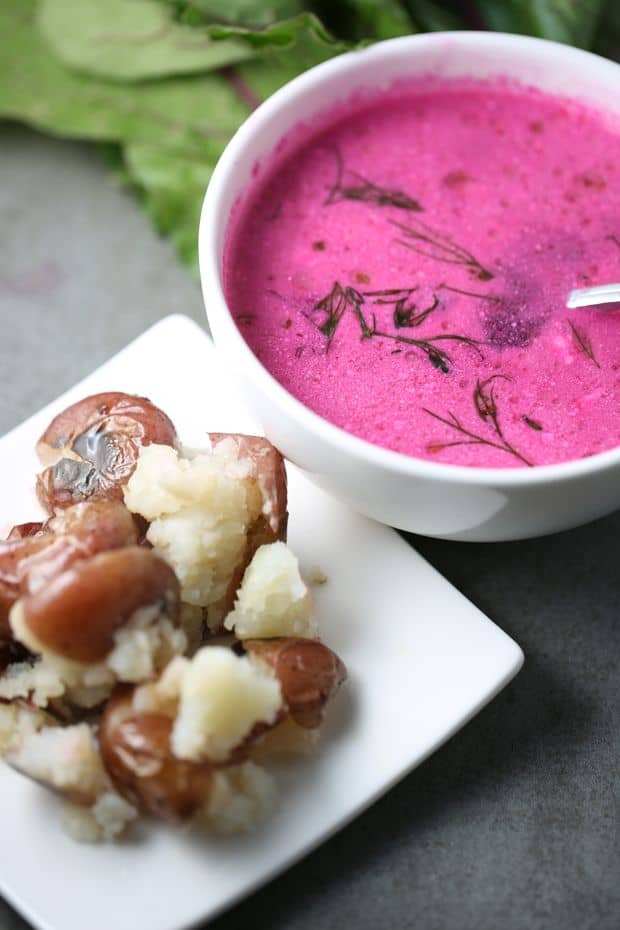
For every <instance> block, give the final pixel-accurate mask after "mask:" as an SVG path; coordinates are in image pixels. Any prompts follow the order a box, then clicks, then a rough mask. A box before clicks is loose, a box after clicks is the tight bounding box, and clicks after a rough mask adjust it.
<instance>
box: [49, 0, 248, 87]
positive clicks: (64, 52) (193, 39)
mask: <svg viewBox="0 0 620 930" xmlns="http://www.w3.org/2000/svg"><path fill="white" fill-rule="evenodd" d="M37 23H38V26H39V29H40V31H41V33H42V35H43V36H44V38H45V39H46V40H47V42H48V43H49V45H50V47H51V49H52V51H53V52H54V54H55V55H57V56H58V58H60V60H61V61H62V62H63V63H64V64H66V65H69V66H70V67H72V68H77V69H79V70H81V71H85V72H87V73H88V74H93V75H96V76H99V77H104V78H108V79H110V80H114V81H135V80H143V79H145V78H151V77H164V76H166V75H169V74H184V73H190V72H197V71H211V70H213V69H215V68H221V67H223V66H225V65H230V64H235V63H236V62H239V61H242V60H244V59H246V58H248V57H249V56H250V55H252V54H253V53H252V50H251V49H250V48H249V47H248V45H247V43H245V42H240V41H236V40H234V39H230V40H227V41H220V42H216V41H214V40H213V39H211V38H210V37H209V36H208V35H207V34H206V33H205V32H202V31H199V30H196V29H192V28H191V27H190V26H184V25H181V24H179V23H176V22H174V20H173V11H172V10H171V9H169V8H167V7H166V6H165V5H164V4H162V3H160V2H158V0H41V3H40V6H39V13H38V16H37Z"/></svg>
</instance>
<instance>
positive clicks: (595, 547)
mask: <svg viewBox="0 0 620 930" xmlns="http://www.w3.org/2000/svg"><path fill="white" fill-rule="evenodd" d="M0 220H1V222H0V242H1V245H0V321H1V323H2V329H1V336H0V432H4V431H6V430H7V429H9V428H10V427H12V426H14V425H16V424H17V423H18V422H20V421H21V420H22V419H24V418H25V417H27V416H28V415H29V414H31V413H33V412H34V411H35V410H37V409H38V408H39V407H40V406H42V405H43V404H44V403H46V402H48V401H50V400H51V399H52V398H53V397H55V396H56V395H57V394H59V393H60V392H61V391H63V390H64V389H66V388H67V387H69V386H70V385H71V384H73V383H74V382H75V381H76V380H78V379H79V378H81V377H83V376H84V375H86V374H87V373H88V372H90V371H92V369H93V368H94V367H96V366H97V365H98V364H99V363H101V362H102V361H103V360H104V359H106V358H108V357H109V356H111V355H113V354H114V353H115V352H117V351H118V350H119V349H120V348H121V347H122V346H123V345H125V344H126V343H127V342H128V341H129V340H130V339H132V338H133V337H134V336H137V335H138V334H139V333H140V332H141V331H143V330H144V329H146V328H147V327H148V326H149V325H150V324H151V323H153V322H155V320H157V319H159V318H160V317H162V316H165V315H166V314H168V313H171V312H183V313H187V314H188V315H190V316H191V317H193V318H194V319H196V320H198V321H199V322H201V323H202V322H203V311H202V303H201V298H200V293H199V289H198V286H197V284H196V283H195V282H194V281H193V280H192V278H191V277H190V276H189V274H188V273H187V272H186V271H185V270H184V269H183V268H182V267H181V266H180V265H179V264H178V263H177V261H176V259H175V257H174V255H173V253H172V250H171V249H170V248H169V246H168V245H167V244H166V243H164V242H161V241H159V240H158V239H157V237H156V236H155V235H154V233H153V232H152V230H151V228H150V227H149V225H148V223H147V221H146V220H145V219H144V217H143V215H142V214H141V212H140V210H139V209H138V207H137V206H136V204H135V203H134V202H133V200H132V198H131V197H130V196H129V195H126V194H124V193H122V192H119V191H118V190H117V189H116V188H115V187H114V184H113V183H112V182H111V181H110V179H109V178H108V176H107V175H106V172H105V169H104V167H103V166H102V164H101V162H100V159H99V157H98V154H97V152H96V151H95V150H94V149H91V148H88V147H82V146H78V145H71V144H67V143H61V142H55V141H52V140H49V139H44V138H42V137H40V136H37V135H35V134H34V133H30V132H28V131H26V130H24V129H21V128H18V127H11V126H9V127H7V126H3V127H0ZM619 325H620V321H619ZM619 538H620V514H615V515H613V516H611V517H608V518H606V519H604V520H600V521H598V522H597V523H594V524H591V525H590V526H587V527H583V528H581V529H578V530H574V531H572V532H570V533H563V534H561V535H558V536H554V537H548V538H546V539H539V540H532V541H526V542H519V543H507V544H502V545H467V544H462V543H446V542H440V541H435V540H424V539H421V538H413V537H412V542H413V543H414V544H415V545H416V547H417V548H418V549H419V551H420V552H422V554H423V555H425V556H426V557H427V558H428V559H429V560H430V561H431V562H432V563H433V564H434V565H435V566H436V567H437V568H438V569H439V570H440V571H441V572H443V574H444V575H446V577H447V578H449V579H450V580H451V581H452V582H453V583H454V584H455V585H456V586H457V587H458V588H460V589H461V590H462V591H463V592H464V593H465V594H466V595H467V596H468V597H469V598H471V600H472V601H474V602H475V603H476V604H477V605H478V606H479V607H481V608H482V610H484V611H485V612H486V613H488V614H489V616H490V617H492V618H493V619H494V620H495V621H496V622H497V623H498V624H499V626H501V627H502V628H503V629H504V630H506V632H508V633H509V634H510V635H512V636H513V637H514V638H515V639H516V640H517V641H518V642H519V643H520V644H521V646H522V647H523V649H524V651H525V654H526V663H525V666H524V668H523V670H522V672H521V673H520V674H519V676H518V677H517V678H516V679H515V681H514V682H513V683H512V684H511V685H510V686H509V687H508V688H507V689H506V690H505V691H504V692H503V693H502V694H501V695H500V696H499V697H498V698H497V699H496V700H495V701H494V702H493V703H492V704H491V705H490V706H489V707H488V708H487V709H486V710H484V711H483V712H482V713H481V714H480V715H479V716H478V717H477V718H476V719H475V720H474V721H473V722H472V723H470V724H469V725H468V726H467V727H466V728H465V729H464V730H463V731H461V732H460V733H459V734H457V736H455V737H454V738H453V739H452V740H451V741H450V742H449V743H448V744H447V745H446V746H445V747H444V748H443V749H441V750H440V751H439V752H438V753H436V755H434V756H433V757H432V758H431V759H430V760H428V761H427V762H426V763H425V764H424V765H423V766H422V767H421V768H420V769H418V770H417V771H416V772H414V773H413V774H412V775H411V776H409V777H408V778H407V779H406V780H405V781H404V782H402V783H401V784H400V785H399V786H398V787H397V788H395V789H394V790H393V791H392V792H391V793H390V794H389V795H388V796H387V797H386V798H384V799H383V800H381V801H380V802H379V803H378V804H376V805H375V806H374V807H373V808H372V809H371V810H370V811H369V812H367V813H366V814H364V815H363V816H362V817H360V818H359V819H358V820H357V821H355V822H354V823H353V824H352V825H351V826H349V827H348V828H347V829H346V830H344V831H342V832H341V833H339V834H338V835H337V836H336V837H335V838H334V839H332V840H331V841H330V842H329V843H327V844H325V845H324V846H322V847H321V848H320V849H319V850H318V851H317V852H315V853H314V854H313V855H311V856H310V857H309V858H307V859H305V860H304V861H303V862H302V863H300V864H299V865H298V866H296V867H295V868H293V869H291V870H290V871H289V872H287V873H286V874H285V875H284V876H282V877H281V878H279V879H277V880H276V881H275V882H273V883H272V884H270V885H268V886H267V887H266V888H265V889H263V890H262V891H259V892H258V893H257V894H255V895H253V896H252V897H251V898H249V899H247V900H246V901H245V902H244V903H242V904H240V905H239V906H238V907H237V908H235V909H234V910H232V911H230V912H229V913H228V914H226V915H225V916H223V917H221V918H220V919H219V920H216V921H215V922H214V923H213V924H212V925H211V926H212V927H213V928H214V930H237V928H239V930H240V928H246V927H251V926H258V925H260V926H261V927H269V928H270V930H284V928H286V930H336V928H337V930H409V928H411V930H413V928H415V930H499V928H501V930H556V928H557V930H617V928H618V926H620V829H619V794H620V792H619V787H620V785H619V777H618V768H619V766H618V760H619V755H620V752H619V750H620V745H619V743H620V741H619V737H618V733H619V731H620V721H619V716H620V715H619V713H618V705H619V702H620V693H619V692H620V688H619V682H620V675H619V672H618V657H619V655H620V569H619V557H618V553H619V550H620V546H619V543H618V540H619ZM377 619H378V623H379V624H381V623H382V620H381V618H377ZM387 620H389V618H386V621H387ZM381 635H389V628H388V629H385V627H383V629H382V630H381ZM423 712H424V708H420V713H423ZM368 764H369V765H372V759H369V760H368ZM9 843H10V840H9V838H7V837H2V836H1V835H0V869H1V868H2V858H3V857H5V856H7V855H10V846H9ZM33 880H36V878H35V877H33ZM27 926H28V925H27V924H26V923H24V921H23V920H22V919H21V918H19V917H18V916H17V915H16V914H15V913H14V912H13V911H12V910H11V909H10V908H9V907H8V906H7V905H5V904H2V903H1V902H0V930H26V928H27ZM84 930H88V928H87V927H85V928H84ZM136 930H148V927H146V926H145V927H144V928H136Z"/></svg>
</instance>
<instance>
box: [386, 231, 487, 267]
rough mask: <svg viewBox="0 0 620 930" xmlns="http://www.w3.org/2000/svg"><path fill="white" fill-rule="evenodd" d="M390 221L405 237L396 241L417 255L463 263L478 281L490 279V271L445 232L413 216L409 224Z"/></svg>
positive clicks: (455, 263) (448, 262)
mask: <svg viewBox="0 0 620 930" xmlns="http://www.w3.org/2000/svg"><path fill="white" fill-rule="evenodd" d="M390 223H391V224H392V226H396V228H397V229H399V230H400V231H401V233H402V235H403V236H404V237H405V238H404V239H397V240H396V242H398V243H399V244H400V245H404V246H405V247H406V248H408V249H411V250H412V251H413V252H417V253H418V255H425V256H426V257H427V258H434V259H435V260H436V261H438V262H446V263H447V264H449V265H463V266H464V267H465V268H467V270H468V271H469V273H470V274H472V275H473V276H474V277H476V278H478V280H479V281H490V280H491V279H492V277H493V274H492V272H490V271H489V270H488V268H485V267H484V266H483V265H481V264H480V262H479V261H478V259H477V258H476V257H475V256H474V255H472V253H471V252H469V251H468V250H467V249H465V248H463V246H462V245H459V244H458V243H457V242H455V241H454V240H453V239H452V238H450V236H448V235H446V233H442V232H439V230H437V229H433V228H432V226H429V225H428V223H424V222H422V220H420V219H414V218H413V217H412V218H411V220H410V221H409V224H405V223H399V222H398V220H390Z"/></svg>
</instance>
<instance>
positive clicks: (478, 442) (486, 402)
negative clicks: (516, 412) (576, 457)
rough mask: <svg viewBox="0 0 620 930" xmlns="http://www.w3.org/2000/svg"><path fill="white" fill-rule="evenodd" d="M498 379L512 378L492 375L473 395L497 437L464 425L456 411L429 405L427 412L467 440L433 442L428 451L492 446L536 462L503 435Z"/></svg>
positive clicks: (484, 421) (519, 458)
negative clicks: (440, 410)
mask: <svg viewBox="0 0 620 930" xmlns="http://www.w3.org/2000/svg"><path fill="white" fill-rule="evenodd" d="M498 380H501V381H510V380H511V379H510V378H509V377H508V376H507V375H501V374H497V375H492V376H491V377H490V378H487V379H486V380H485V381H477V382H476V387H475V390H474V394H473V401H474V408H475V410H476V413H477V414H478V416H479V417H480V419H481V420H482V421H483V423H486V424H489V425H490V426H491V427H492V429H493V435H494V436H495V437H496V438H495V439H489V438H487V437H485V436H480V435H479V434H478V433H474V432H473V431H472V430H469V429H467V427H465V426H463V424H462V423H461V421H460V420H459V418H458V417H457V416H456V414H454V413H452V412H451V411H448V413H447V414H446V416H440V414H438V413H435V412H434V411H432V410H428V408H427V407H423V408H422V409H423V411H424V413H428V415H429V416H431V417H433V419H435V420H438V421H439V422H440V423H444V424H445V425H446V426H449V427H450V429H453V430H455V432H457V433H459V434H460V435H461V436H464V437H465V439H457V440H454V441H452V442H430V443H429V444H428V445H427V447H426V448H427V450H428V451H429V452H433V453H434V452H442V451H443V450H444V449H449V448H452V447H453V446H490V447H491V448H493V449H499V450H500V451H501V452H506V453H508V455H512V456H514V457H515V458H516V459H518V460H519V461H520V462H523V464H524V465H528V466H530V467H531V466H532V464H533V463H532V462H530V461H529V459H526V458H525V456H523V455H521V453H520V452H518V451H517V450H516V449H515V447H514V446H513V445H512V443H510V442H508V440H507V439H506V437H505V436H504V433H503V430H502V427H501V425H500V422H499V411H498V409H497V401H496V398H495V383H496V382H497V381H498Z"/></svg>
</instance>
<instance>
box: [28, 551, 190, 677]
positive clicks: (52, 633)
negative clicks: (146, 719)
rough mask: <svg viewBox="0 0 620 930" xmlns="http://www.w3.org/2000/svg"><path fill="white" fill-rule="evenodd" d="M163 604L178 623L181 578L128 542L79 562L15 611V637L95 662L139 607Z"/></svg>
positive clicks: (32, 645) (36, 649) (45, 649)
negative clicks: (126, 545)
mask: <svg viewBox="0 0 620 930" xmlns="http://www.w3.org/2000/svg"><path fill="white" fill-rule="evenodd" d="M144 607H159V610H160V611H161V612H162V613H165V614H166V616H167V617H168V618H169V619H170V620H172V621H175V620H176V619H177V618H178V615H179V609H180V593H179V582H178V580H177V578H176V575H175V574H174V572H173V570H172V569H171V568H170V566H169V565H168V564H167V562H164V560H163V559H160V558H158V557H157V556H156V555H154V553H153V552H152V551H151V550H150V549H144V548H141V547H139V546H129V547H125V548H123V549H116V550H113V551H111V552H104V553H100V554H99V555H95V556H93V557H92V558H90V559H86V560H83V561H79V562H76V563H75V564H73V565H72V566H70V567H69V568H68V569H67V570H66V571H64V572H62V574H60V575H57V576H56V577H54V578H53V579H52V580H51V581H50V582H49V583H48V584H47V585H45V587H43V588H41V589H40V590H38V591H37V592H36V593H34V594H30V595H26V596H25V597H22V598H21V599H20V600H19V602H18V603H17V604H16V605H15V607H14V608H13V610H12V611H11V626H12V629H13V633H14V634H15V638H16V639H18V640H19V641H20V642H22V643H24V645H26V646H27V647H28V648H30V649H32V650H33V651H34V652H40V653H45V652H51V653H53V654H54V655H57V656H61V657H63V658H65V659H70V660H72V661H74V662H81V663H84V664H92V663H95V662H99V661H100V660H102V659H104V658H105V657H106V656H107V654H108V653H109V652H110V651H111V649H112V648H113V646H114V633H115V632H116V631H117V630H118V629H120V627H122V626H124V624H125V623H127V622H128V621H129V620H130V619H131V618H132V616H133V615H134V614H135V613H136V611H137V610H139V609H140V608H144Z"/></svg>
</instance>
